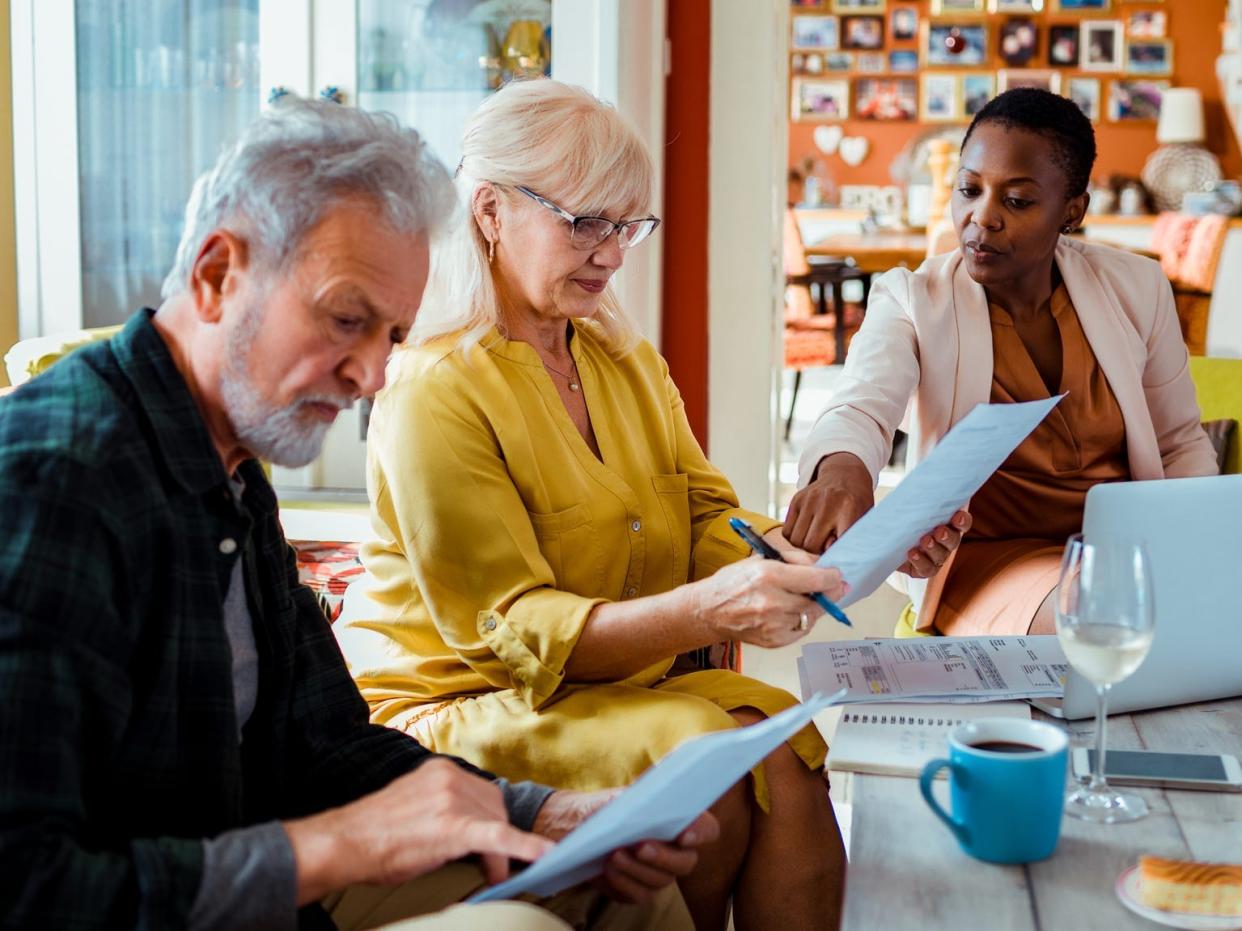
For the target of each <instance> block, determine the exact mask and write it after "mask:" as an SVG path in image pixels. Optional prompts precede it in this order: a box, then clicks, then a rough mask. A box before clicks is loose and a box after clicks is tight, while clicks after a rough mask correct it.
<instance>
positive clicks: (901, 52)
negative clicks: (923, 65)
mask: <svg viewBox="0 0 1242 931" xmlns="http://www.w3.org/2000/svg"><path fill="white" fill-rule="evenodd" d="M888 70H889V71H892V72H894V73H896V74H912V73H913V72H915V71H918V70H919V53H918V52H916V51H915V50H914V49H895V50H894V51H891V52H889V53H888Z"/></svg>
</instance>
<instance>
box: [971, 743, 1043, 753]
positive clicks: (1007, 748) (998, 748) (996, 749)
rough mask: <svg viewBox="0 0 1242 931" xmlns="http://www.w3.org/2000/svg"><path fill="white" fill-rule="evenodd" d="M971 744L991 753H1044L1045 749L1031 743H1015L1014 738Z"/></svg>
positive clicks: (973, 747) (974, 747) (972, 746)
mask: <svg viewBox="0 0 1242 931" xmlns="http://www.w3.org/2000/svg"><path fill="white" fill-rule="evenodd" d="M969 746H970V747H971V748H972V749H975V750H987V751H988V752H989V753H1042V752H1043V749H1044V748H1043V747H1032V746H1031V745H1030V744H1020V743H1015V742H1013V741H1012V740H985V741H983V742H982V743H977V744H970V745H969Z"/></svg>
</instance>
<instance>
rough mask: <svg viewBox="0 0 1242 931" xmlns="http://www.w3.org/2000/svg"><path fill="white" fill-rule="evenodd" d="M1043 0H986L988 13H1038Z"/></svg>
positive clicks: (1042, 5)
mask: <svg viewBox="0 0 1242 931" xmlns="http://www.w3.org/2000/svg"><path fill="white" fill-rule="evenodd" d="M1043 8H1044V0H988V12H989V13H1038V12H1040V11H1041V10H1043Z"/></svg>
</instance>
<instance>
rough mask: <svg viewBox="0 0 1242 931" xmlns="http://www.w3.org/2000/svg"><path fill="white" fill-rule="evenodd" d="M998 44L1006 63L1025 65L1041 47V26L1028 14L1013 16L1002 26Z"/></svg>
mask: <svg viewBox="0 0 1242 931" xmlns="http://www.w3.org/2000/svg"><path fill="white" fill-rule="evenodd" d="M997 44H998V51H999V53H1000V57H1001V58H1003V59H1004V60H1005V64H1007V65H1009V66H1011V67H1014V68H1017V67H1020V66H1022V65H1025V64H1027V63H1028V62H1029V61H1030V60H1031V59H1032V58H1034V57H1035V52H1036V51H1037V50H1038V49H1039V26H1037V25H1036V24H1035V21H1034V20H1033V19H1031V18H1030V17H1028V16H1011V17H1009V19H1007V20H1005V23H1004V25H1002V26H1001V30H1000V38H999V39H998V40H997Z"/></svg>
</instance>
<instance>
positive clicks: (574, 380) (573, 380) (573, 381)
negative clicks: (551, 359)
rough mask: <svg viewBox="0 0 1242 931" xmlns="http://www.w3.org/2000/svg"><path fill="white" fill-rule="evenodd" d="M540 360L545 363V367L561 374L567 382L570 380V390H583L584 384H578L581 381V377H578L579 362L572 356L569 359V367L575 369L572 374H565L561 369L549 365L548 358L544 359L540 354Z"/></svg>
mask: <svg viewBox="0 0 1242 931" xmlns="http://www.w3.org/2000/svg"><path fill="white" fill-rule="evenodd" d="M539 361H540V362H542V363H543V367H544V368H545V369H547V370H548V371H549V372H555V373H556V374H557V375H560V376H561V378H563V379H565V380H566V381H567V382H569V390H570V391H581V390H582V386H581V385H580V384H578V381H579V379H578V363H577V362H575V361H574V360H573V359H572V358H571V359H570V360H569V367H570V368H571V369H572V370H573V374H572V375H566V374H565V373H564V372H562V371H561V370H560V369H556V368H553V367H552V366H550V365H548V362H547V360H546V359H544V358H543V356H540V357H539Z"/></svg>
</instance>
